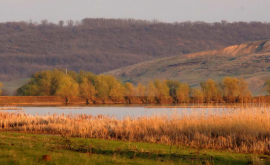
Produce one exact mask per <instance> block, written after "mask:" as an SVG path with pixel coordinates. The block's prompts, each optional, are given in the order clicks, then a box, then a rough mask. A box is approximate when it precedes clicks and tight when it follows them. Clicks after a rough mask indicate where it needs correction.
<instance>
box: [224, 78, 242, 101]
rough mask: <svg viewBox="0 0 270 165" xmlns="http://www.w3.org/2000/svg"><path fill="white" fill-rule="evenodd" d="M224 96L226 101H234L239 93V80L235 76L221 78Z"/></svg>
mask: <svg viewBox="0 0 270 165" xmlns="http://www.w3.org/2000/svg"><path fill="white" fill-rule="evenodd" d="M222 83H223V86H224V89H223V93H224V97H225V99H226V100H227V102H235V101H236V98H237V97H238V95H239V85H238V83H239V80H238V79H237V78H232V77H225V78H224V79H223V80H222Z"/></svg>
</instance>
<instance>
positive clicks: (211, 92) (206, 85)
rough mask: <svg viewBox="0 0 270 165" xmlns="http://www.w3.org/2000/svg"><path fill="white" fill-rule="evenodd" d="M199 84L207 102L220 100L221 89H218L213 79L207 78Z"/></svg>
mask: <svg viewBox="0 0 270 165" xmlns="http://www.w3.org/2000/svg"><path fill="white" fill-rule="evenodd" d="M200 85H201V88H202V91H203V94H204V99H205V101H206V102H207V103H210V102H212V101H216V102H217V101H220V100H221V98H222V95H221V90H219V86H218V84H217V83H216V82H215V81H214V80H212V79H208V80H207V81H205V82H202V83H201V84H200Z"/></svg>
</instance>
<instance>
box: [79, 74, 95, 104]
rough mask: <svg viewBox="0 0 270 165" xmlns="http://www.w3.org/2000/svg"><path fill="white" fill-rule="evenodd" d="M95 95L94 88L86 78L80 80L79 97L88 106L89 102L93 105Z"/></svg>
mask: <svg viewBox="0 0 270 165" xmlns="http://www.w3.org/2000/svg"><path fill="white" fill-rule="evenodd" d="M96 94H97V91H96V89H95V86H94V85H92V83H91V81H89V80H88V79H87V78H82V82H81V84H80V96H81V97H83V98H84V99H86V104H89V100H91V101H92V102H93V103H94V104H95V103H96V101H95V96H96Z"/></svg>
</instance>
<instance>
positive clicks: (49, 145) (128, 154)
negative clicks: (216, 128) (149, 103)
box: [0, 132, 270, 165]
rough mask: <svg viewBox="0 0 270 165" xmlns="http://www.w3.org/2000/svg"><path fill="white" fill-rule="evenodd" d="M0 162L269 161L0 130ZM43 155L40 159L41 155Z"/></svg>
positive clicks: (235, 163)
mask: <svg viewBox="0 0 270 165" xmlns="http://www.w3.org/2000/svg"><path fill="white" fill-rule="evenodd" d="M0 155H1V156H0V164H22V165H23V164H27V165H29V164H78V165H80V164H145V165H148V164H150V165H151V164H153V165H155V164H182V165H188V164H208V165H212V164H218V165H219V164H220V165H227V164H233V165H246V164H258V165H263V164H269V163H270V157H269V156H266V155H261V154H256V155H255V154H239V153H229V152H227V151H214V150H206V149H192V148H188V147H181V146H170V145H163V144H150V143H138V142H137V143H136V142H128V141H113V140H101V139H89V138H88V139H82V138H67V137H61V136H48V135H37V134H22V133H10V132H1V133H0ZM43 157H44V158H43Z"/></svg>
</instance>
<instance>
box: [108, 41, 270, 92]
mask: <svg viewBox="0 0 270 165" xmlns="http://www.w3.org/2000/svg"><path fill="white" fill-rule="evenodd" d="M105 74H110V75H114V76H116V77H117V78H120V79H121V80H123V81H130V82H133V83H139V82H140V83H147V82H148V81H149V80H153V79H172V80H179V81H181V82H185V83H189V84H190V85H191V86H197V85H199V83H200V82H202V81H205V80H207V79H209V78H211V79H214V80H216V81H221V80H222V79H223V78H224V77H225V76H232V77H243V78H245V79H247V81H248V82H249V85H250V88H251V89H252V91H253V93H254V94H259V93H261V89H262V86H263V85H264V83H265V80H266V79H268V78H270V40H264V41H257V42H251V43H245V44H240V45H234V46H230V47H226V48H222V49H217V50H214V51H205V52H199V53H193V54H187V55H183V56H174V57H168V58H162V59H157V60H153V61H149V62H143V63H139V64H136V65H132V66H128V67H124V68H120V69H117V70H113V71H110V72H107V73H105Z"/></svg>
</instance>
